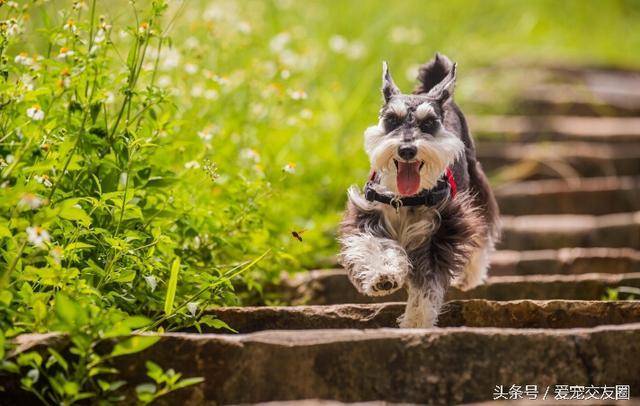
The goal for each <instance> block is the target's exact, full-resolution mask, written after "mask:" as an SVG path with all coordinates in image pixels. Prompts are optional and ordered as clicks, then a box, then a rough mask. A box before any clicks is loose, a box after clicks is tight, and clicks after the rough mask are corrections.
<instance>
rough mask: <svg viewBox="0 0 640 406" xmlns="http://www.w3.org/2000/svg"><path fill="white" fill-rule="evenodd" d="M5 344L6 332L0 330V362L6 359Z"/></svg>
mask: <svg viewBox="0 0 640 406" xmlns="http://www.w3.org/2000/svg"><path fill="white" fill-rule="evenodd" d="M4 344H5V339H4V332H2V330H0V360H1V359H4Z"/></svg>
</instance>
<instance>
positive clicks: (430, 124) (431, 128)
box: [419, 118, 440, 134]
mask: <svg viewBox="0 0 640 406" xmlns="http://www.w3.org/2000/svg"><path fill="white" fill-rule="evenodd" d="M419 125H420V131H422V132H425V133H428V134H433V133H435V132H436V131H437V130H438V126H439V125H440V123H439V122H438V120H437V119H435V118H427V119H425V120H422V121H420V124H419Z"/></svg>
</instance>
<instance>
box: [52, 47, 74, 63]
mask: <svg viewBox="0 0 640 406" xmlns="http://www.w3.org/2000/svg"><path fill="white" fill-rule="evenodd" d="M73 54H74V52H73V50H71V49H69V48H66V47H62V48H60V52H59V53H58V56H57V57H56V58H57V59H58V60H60V61H64V60H66V59H67V58H68V57H70V56H72V55H73Z"/></svg>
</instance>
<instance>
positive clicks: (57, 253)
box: [49, 246, 64, 265]
mask: <svg viewBox="0 0 640 406" xmlns="http://www.w3.org/2000/svg"><path fill="white" fill-rule="evenodd" d="M63 254H64V251H63V250H62V248H61V247H58V246H56V247H53V248H51V249H50V250H49V255H51V257H53V260H54V261H55V262H56V263H57V264H58V265H60V262H61V261H62V256H63Z"/></svg>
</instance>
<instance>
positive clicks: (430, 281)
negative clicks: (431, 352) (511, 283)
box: [339, 53, 500, 328]
mask: <svg viewBox="0 0 640 406" xmlns="http://www.w3.org/2000/svg"><path fill="white" fill-rule="evenodd" d="M456 68H457V65H456V64H455V63H453V62H451V60H450V59H449V58H447V57H446V56H444V55H441V54H438V53H436V54H435V57H433V58H432V59H431V60H430V61H429V62H427V63H426V64H424V65H422V66H421V67H420V69H419V74H418V85H417V87H416V88H415V90H414V92H413V93H411V94H403V93H401V91H400V89H399V88H398V87H397V86H396V85H395V83H394V82H393V79H392V78H391V74H390V72H389V68H388V65H387V63H386V62H383V69H382V70H383V72H382V95H383V99H384V103H383V106H382V108H381V110H380V113H379V120H378V124H377V125H374V126H372V127H369V128H368V129H367V130H366V131H365V133H364V149H365V151H366V153H367V155H368V156H369V160H370V162H371V174H370V176H369V180H368V182H367V183H366V185H365V188H364V191H361V190H360V189H359V188H358V187H356V186H352V187H351V188H349V190H348V192H347V196H348V203H347V209H346V212H345V215H344V218H343V221H342V223H341V225H340V231H339V243H340V245H341V252H340V255H339V258H340V263H341V264H342V266H343V267H344V268H345V269H346V270H347V273H348V276H349V280H350V281H351V283H352V284H353V285H354V286H355V287H356V289H357V290H358V291H359V292H360V293H362V294H364V295H367V296H384V295H389V294H391V293H393V292H395V291H396V290H398V289H401V288H403V287H406V289H407V294H408V296H407V304H406V309H405V312H404V314H403V315H402V316H400V318H399V319H398V323H399V325H400V327H402V328H429V327H432V326H434V325H435V324H436V322H437V318H438V314H439V312H440V309H441V307H442V303H443V300H444V296H445V293H446V290H447V289H448V287H449V286H451V285H452V284H453V285H454V286H456V287H458V288H460V289H462V290H468V289H471V288H473V287H475V286H477V285H479V284H481V283H482V282H483V281H484V279H485V278H486V275H487V269H488V265H489V255H490V254H491V252H492V251H493V249H494V245H495V243H496V242H497V239H498V238H499V228H500V227H499V209H498V204H497V203H496V200H495V197H494V195H493V192H492V191H491V188H490V186H489V182H488V180H487V177H486V175H485V174H484V172H483V170H482V167H481V165H480V163H479V162H478V161H477V160H476V155H475V147H474V142H473V139H472V138H471V134H470V133H469V129H468V126H467V121H466V119H465V117H464V115H463V114H462V111H461V110H460V108H459V107H458V106H457V105H456V103H455V102H454V101H453V93H454V87H455V83H456Z"/></svg>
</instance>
